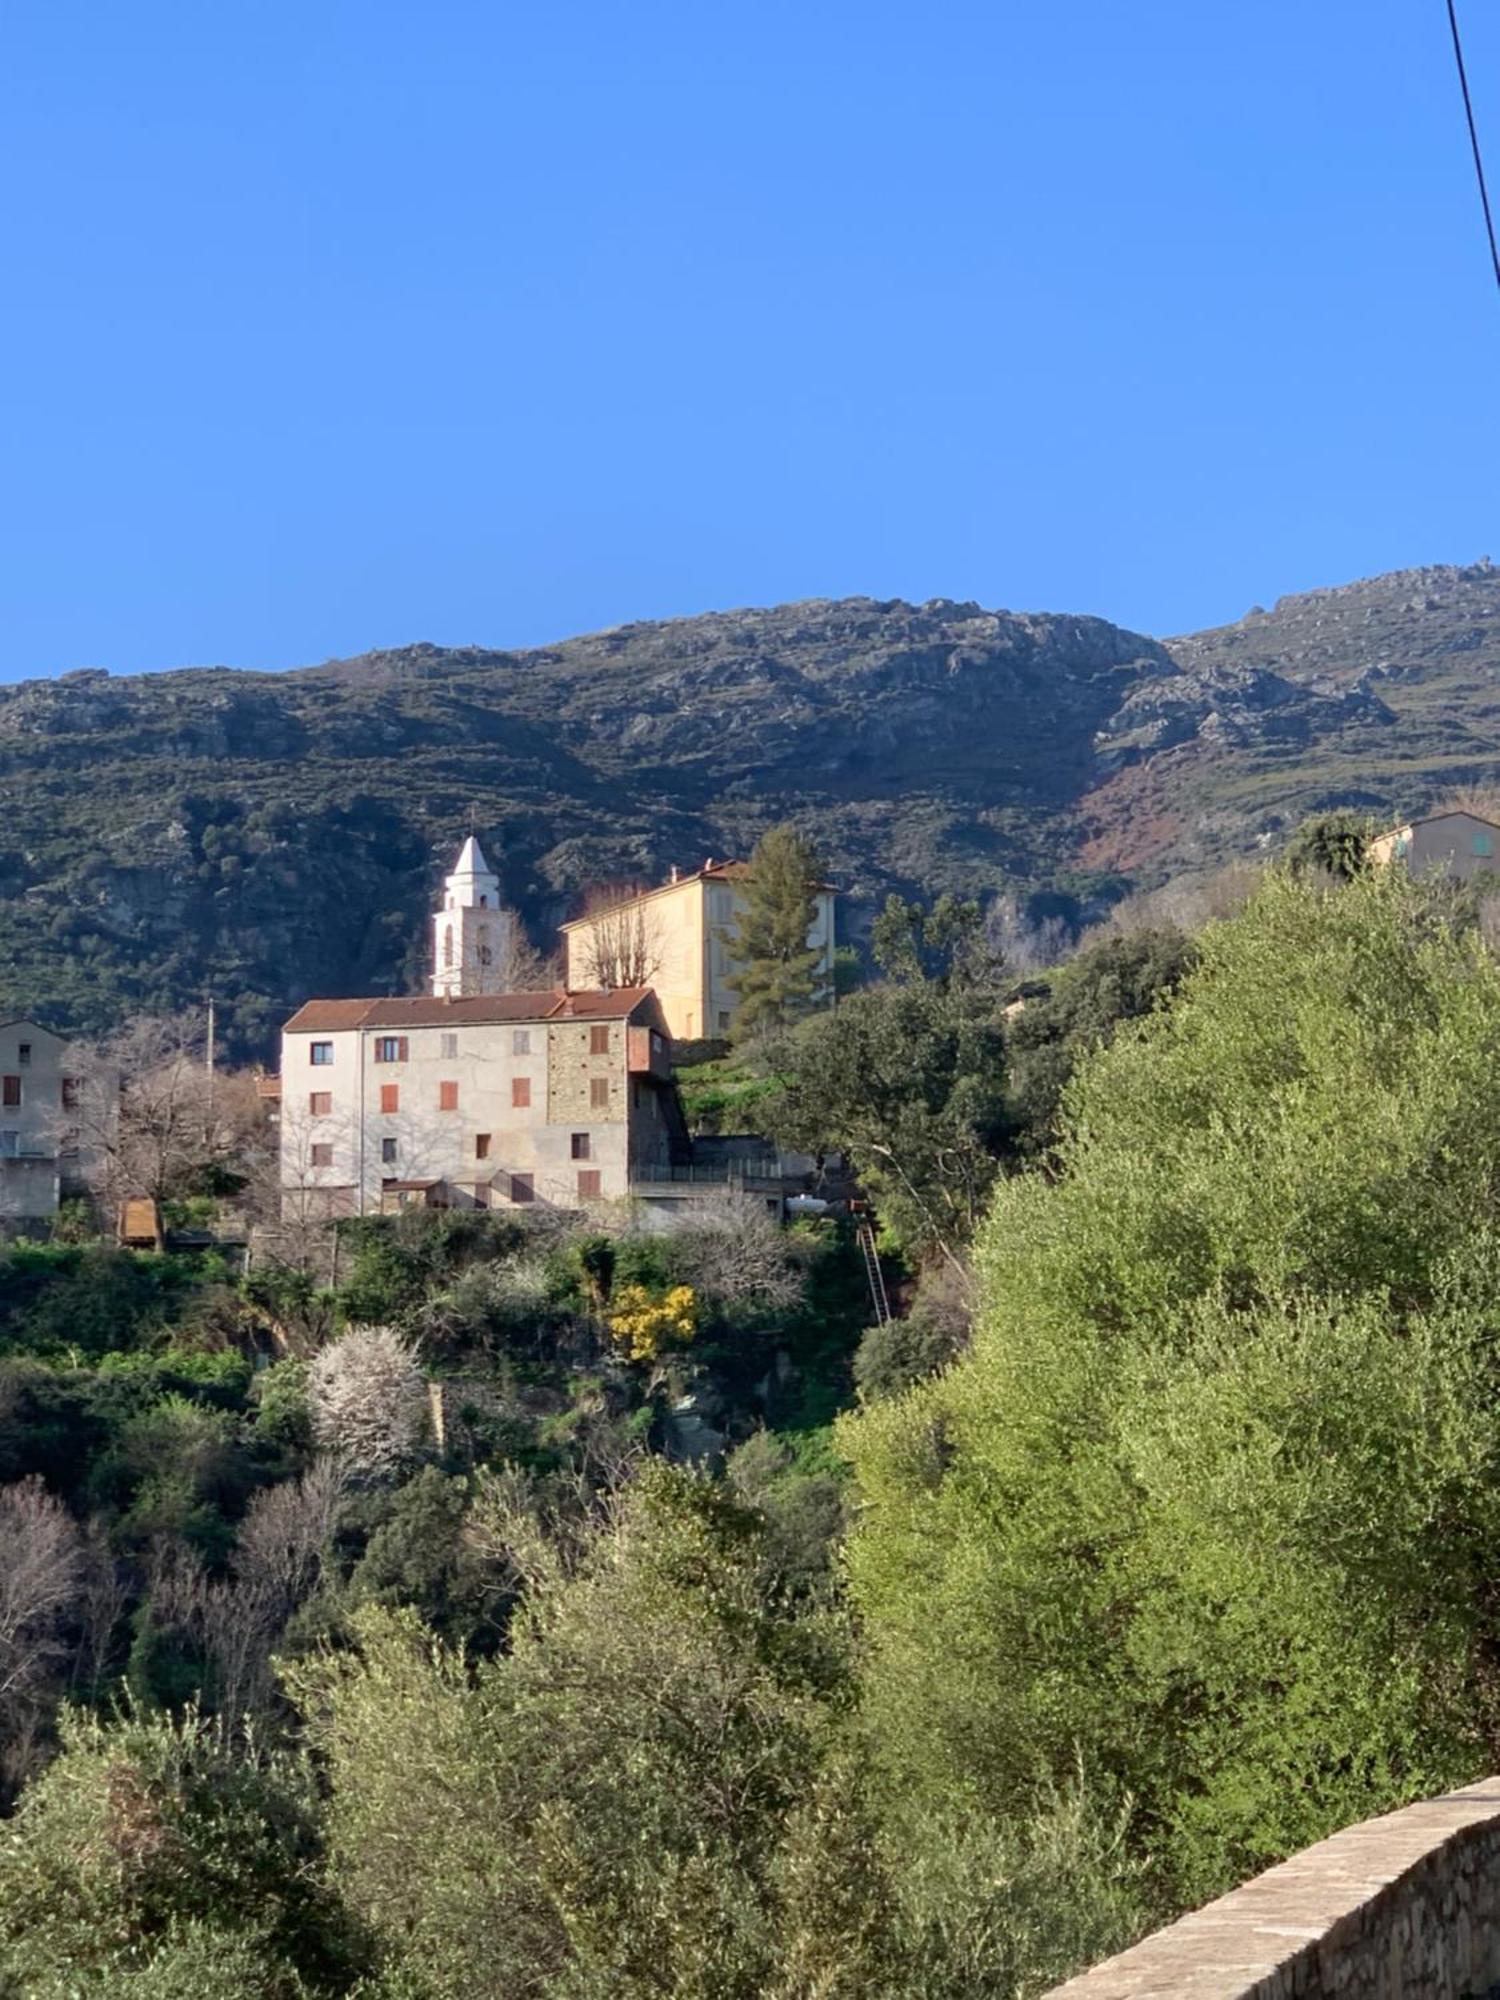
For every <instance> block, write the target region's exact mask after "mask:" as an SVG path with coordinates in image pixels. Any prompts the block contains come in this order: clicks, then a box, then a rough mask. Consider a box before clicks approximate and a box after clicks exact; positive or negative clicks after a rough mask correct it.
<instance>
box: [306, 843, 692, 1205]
mask: <svg viewBox="0 0 1500 2000" xmlns="http://www.w3.org/2000/svg"><path fill="white" fill-rule="evenodd" d="M499 887H500V885H499V879H498V877H497V876H496V875H495V873H494V871H493V870H492V869H491V868H490V867H489V864H488V863H487V862H486V860H485V858H484V855H483V853H482V852H481V850H480V847H479V843H478V842H477V841H476V840H474V839H472V838H470V839H469V840H467V841H465V843H464V846H463V851H462V852H461V854H460V855H459V858H458V862H457V865H456V866H455V868H454V870H453V872H452V874H450V875H449V876H448V877H447V880H446V881H445V883H444V886H443V893H442V896H441V898H440V901H439V907H438V909H437V911H436V912H435V914H434V917H433V940H434V946H435V951H434V968H433V974H432V985H431V992H430V993H428V994H425V995H419V996H413V997H405V998H393V999H363V1000H361V999H355V1000H337V999H336V1000H309V1001H308V1002H307V1003H306V1004H305V1005H304V1006H303V1007H301V1008H299V1009H298V1011H297V1013H296V1014H294V1015H293V1016H292V1018H291V1020H290V1021H288V1022H287V1024H286V1027H285V1028H284V1029H283V1031H282V1047H281V1186H282V1204H283V1211H284V1213H286V1214H287V1216H288V1218H289V1219H296V1220H299V1221H310V1220H314V1219H321V1218H323V1217H332V1216H340V1215H368V1214H373V1213H379V1212H380V1211H382V1210H390V1209H393V1208H400V1207H406V1206H411V1205H420V1206H429V1207H432V1206H439V1207H480V1208H494V1207H498V1208H525V1207H530V1206H532V1205H534V1204H545V1205H548V1206H551V1207H555V1208H579V1207H586V1206H587V1205H588V1204H589V1203H590V1202H593V1201H601V1200H611V1199H620V1198H623V1197H626V1196H629V1195H631V1194H632V1193H635V1192H637V1191H640V1192H643V1193H645V1192H649V1189H650V1187H651V1185H652V1184H653V1182H660V1181H661V1180H662V1179H664V1178H665V1177H666V1176H667V1175H668V1174H669V1173H670V1171H671V1169H672V1167H673V1165H674V1163H676V1162H679V1161H681V1160H682V1159H684V1158H685V1157H686V1155H687V1151H688V1139H687V1131H686V1126H685V1124H684V1122H683V1117H682V1110H681V1106H680V1104H679V1102H678V1098H677V1088H676V1084H675V1082H674V1081H673V1076H672V1049H671V1038H670V1035H669V1034H668V1032H667V1027H666V1023H665V1020H664V1019H663V1016H662V1012H661V1008H660V1006H659V1005H658V1003H657V1000H656V996H655V994H654V993H653V992H652V991H651V989H650V988H649V987H635V988H629V989H622V990H620V991H617V992H609V993H605V992H570V991H568V990H566V989H554V990H551V991H547V992H540V993H503V992H500V991H498V990H497V987H496V984H495V981H496V968H497V965H498V964H499V963H500V962H501V959H502V957H509V956H510V952H509V943H510V940H509V937H508V935H507V932H506V926H507V925H508V923H509V922H510V921H511V919H510V918H509V917H508V916H507V914H506V913H505V912H504V911H503V910H502V909H501V907H500V900H499Z"/></svg>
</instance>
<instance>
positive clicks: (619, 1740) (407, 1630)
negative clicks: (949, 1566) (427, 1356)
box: [295, 1462, 848, 2000]
mask: <svg viewBox="0 0 1500 2000" xmlns="http://www.w3.org/2000/svg"><path fill="white" fill-rule="evenodd" d="M764 1553H765V1552H764V1546H763V1540H762V1534H761V1531H760V1529H759V1527H758V1525H757V1522H756V1519H755V1517H754V1515H753V1514H751V1513H750V1512H749V1511H748V1510H746V1509H745V1508H743V1507H742V1506H740V1505H739V1504H738V1503H737V1502H735V1501H734V1500H733V1499H732V1498H731V1497H730V1496H729V1495H728V1494H727V1493H726V1492H725V1491H724V1490H723V1489H722V1488H719V1487H715V1486H714V1485H712V1484H710V1483H709V1482H707V1481H704V1480H701V1479H698V1478H696V1477H694V1476H693V1475H691V1474H689V1473H685V1472H683V1471H680V1470H675V1469H673V1468H670V1467H668V1466H665V1465H663V1464H661V1463H659V1462H656V1463H652V1464H649V1465H648V1466H647V1467H645V1468H644V1469H643V1471H642V1473H641V1476H640V1478H639V1479H638V1480H637V1482H636V1483H635V1485H634V1486H633V1487H632V1488H631V1489H630V1490H629V1492H628V1494H627V1496H626V1497H625V1498H624V1499H623V1500H622V1502H621V1503H620V1505H619V1508H618V1510H617V1512H616V1513H615V1515H614V1517H613V1519H612V1521H611V1523H610V1525H609V1527H608V1528H607V1530H606V1531H605V1532H604V1533H602V1534H601V1535H600V1536H599V1537H597V1539H596V1540H595V1541H594V1542H593V1543H592V1545H590V1546H589V1547H588V1548H587V1549H586V1551H585V1552H584V1554H583V1556H582V1560H581V1562H580V1563H579V1565H578V1567H577V1568H576V1570H575V1571H574V1573H572V1574H571V1575H570V1574H569V1573H568V1571H567V1568H566V1567H565V1565H564V1564H563V1561H562V1558H561V1557H553V1556H550V1555H549V1554H548V1553H547V1552H546V1551H545V1549H544V1550H543V1551H542V1552H541V1554H540V1555H539V1554H538V1553H537V1550H536V1547H535V1545H532V1546H530V1547H528V1546H527V1545H526V1543H525V1539H524V1538H523V1540H522V1542H521V1543H519V1544H518V1546H517V1549H516V1559H517V1563H518V1566H519V1567H522V1568H525V1569H527V1570H529V1572H530V1574H531V1579H532V1591H531V1594H530V1597H529V1599H528V1601H527V1604H526V1606H525V1608H524V1609H523V1610H522V1611H521V1612H520V1613H519V1614H518V1616H517V1620H516V1624H515V1627H514V1638H513V1645H512V1649H511V1650H510V1651H509V1652H508V1653H507V1654H506V1655H504V1656H503V1657H501V1658H499V1659H497V1660H494V1661H492V1662H488V1663H486V1664H484V1665H482V1666H481V1667H480V1668H479V1669H478V1670H477V1673H476V1672H472V1671H471V1670H470V1669H469V1668H468V1667H466V1665H465V1663H464V1661H463V1660H462V1659H461V1658H460V1657H459V1656H458V1655H456V1654H452V1653H448V1652H446V1651H444V1650H442V1649H439V1648H435V1647H434V1644H433V1642H432V1640H431V1638H430V1636H429V1635H428V1634H426V1633H425V1632H424V1631H423V1630H422V1628H421V1627H420V1626H419V1625H418V1624H417V1623H416V1621H415V1620H414V1619H412V1618H411V1616H410V1614H399V1615H394V1616H393V1615H392V1614H389V1613H366V1614H364V1615H363V1616H362V1617H361V1618H360V1619H358V1620H357V1621H356V1632H357V1635H358V1639H359V1648H360V1650H359V1654H358V1656H357V1657H350V1656H344V1657H342V1658H339V1659H332V1660H328V1661H325V1662H323V1663H321V1664H317V1665H311V1666H306V1667H304V1668H302V1669H301V1670H299V1672H298V1674H297V1675H296V1676H295V1684H296V1685H297V1686H298V1687H299V1688H300V1689H301V1691H302V1694H303V1696H304V1699H305V1700H306V1702H307V1705H308V1708H309V1711H310V1713H311V1715H312V1717H313V1718H314V1720H313V1724H312V1727H313V1737H314V1742H315V1744H316V1746H317V1748H318V1749H319V1751H320V1752H321V1754H322V1756H323V1757H324V1758H325V1759H326V1760H327V1768H328V1771H329V1774H330V1778H331V1782H332V1838H333V1841H334V1845H335V1850H336V1853H337V1856H338V1859H339V1863H340V1866H341V1869H342V1872H343V1877H344V1880H345V1881H346V1882H347V1884H348V1888H349V1893H350V1894H351V1896H352V1898H353V1900H354V1902H355V1905H356V1906H357V1907H358V1908H359V1909H360V1910H362V1911H363V1912H365V1913H366V1914H367V1915H368V1918H369V1920H370V1922H371V1923H372V1925H373V1926H374V1927H375V1928H376V1930H377V1932H379V1933H380V1935H381V1936H382V1937H383V1938H384V1939H385V1941H386V1943H387V1946H388V1949H389V1950H390V1952H391V1953H392V1954H393V1955H395V1956H396V1957H397V1958H398V1959H399V1960H401V1962H402V1963H404V1964H405V1965H406V1967H407V1969H408V1971H409V1974H410V1977H411V1978H412V1979H413V1980H414V1982H415V1990H416V1991H418V1992H419V1993H421V1994H422V1995H424V1996H431V2000H448V1996H454V2000H456V1996H458V1995H460V1994H468V1993H472V1992H475V1991H481V1990H484V1989H485V1987H486V1984H487V1982H488V1981H489V1980H490V1979H491V1977H492V1973H493V1968H494V1967H495V1966H496V1965H504V1966H506V1967H507V1968H509V1969H510V1971H509V1973H508V1976H509V1977H512V1978H513V1980H514V1984H513V1987H512V1990H514V1991H515V1992H517V1993H518V1994H519V1993H553V1992H556V1993H557V1994H559V1995H561V1994H563V1993H568V1994H586V1995H598V1996H599V2000H604V1996H606V1995H609V1996H619V2000H630V1996H636V1995H640V1996H646V1995H663V1996H666V1995H673V1996H677V1995H680V1996H684V2000H686V1997H687V1996H702V2000H709V1996H713V2000H720V1996H723V2000H733V1996H744V2000H751V1997H752V1996H758V1995H760V1994H761V1993H763V1992H764V1991H765V1980H766V1976H767V1971H768V1967H769V1966H770V1965H771V1963H772V1962H773V1961H772V1956H771V1954H772V1952H773V1940H774V1934H775V1921H774V1908H773V1904H774V1892H773V1889H772V1886H771V1871H772V1865H773V1857H774V1854H775V1851H776V1846H777V1841H778V1838H779V1834H780V1830H781V1828H782V1825H783V1823H784V1821H785V1819H786V1817H787V1815H788V1814H789V1813H790V1812H791V1811H792V1810H793V1808H794V1806H795V1804H796V1802H797V1800H798V1798H799V1796H800V1794H801V1790H802V1787H803V1786H804V1784H805V1783H806V1781H807V1777H808V1774H809V1773H810V1772H811V1771H813V1770H815V1769H816V1767H817V1765H818V1762H819V1758H820V1745H821V1743H822V1742H823V1740H824V1739H825V1738H826V1735H827V1732H828V1729H829V1726H830V1721H831V1718H832V1715H833V1713H834V1706H833V1705H834V1704H835V1703H836V1702H837V1701H838V1700H839V1699H840V1698H841V1697H842V1696H844V1695H846V1694H847V1690H848V1674H847V1664H846V1661H845V1659H844V1656H843V1652H842V1648H841V1646H840V1645H839V1644H838V1643H837V1641H836V1636H835V1633H834V1631H833V1628H832V1627H831V1626H830V1625H829V1623H828V1621H827V1620H826V1619H824V1618H817V1619H807V1620H803V1621H794V1620H792V1619H790V1618H789V1617H787V1616H786V1615H785V1614H784V1613H783V1612H782V1611H781V1610H779V1609H778V1607H777V1605H776V1603H775V1601H774V1596H773V1593H772V1591H771V1588H770V1586H769V1583H768V1579H767V1576H766V1574H765V1570H764V1566H763V1565H764ZM553 1982H555V1984H554V1983H553Z"/></svg>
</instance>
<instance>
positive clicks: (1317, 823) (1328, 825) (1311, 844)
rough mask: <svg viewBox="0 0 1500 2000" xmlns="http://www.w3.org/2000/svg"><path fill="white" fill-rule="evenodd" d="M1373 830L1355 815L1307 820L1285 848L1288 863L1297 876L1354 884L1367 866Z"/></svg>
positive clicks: (1337, 814) (1367, 821)
mask: <svg viewBox="0 0 1500 2000" xmlns="http://www.w3.org/2000/svg"><path fill="white" fill-rule="evenodd" d="M1374 835H1375V827H1374V825H1373V823H1372V821H1371V820H1370V818H1369V816H1368V815H1367V814H1365V813H1358V812H1349V811H1341V812H1331V813H1320V814H1318V815H1317V816H1316V817H1314V818H1312V819H1306V820H1304V821H1303V822H1302V824H1301V826H1299V827H1298V828H1297V831H1296V832H1295V833H1294V834H1293V835H1292V838H1291V840H1290V842H1289V843H1288V846H1287V851H1286V854H1287V861H1288V863H1289V865H1290V866H1291V868H1292V869H1293V871H1294V872H1295V873H1296V874H1299V875H1309V874H1310V875H1326V876H1327V875H1331V876H1332V877H1333V879H1334V881H1336V882H1353V881H1355V880H1356V879H1357V878H1358V877H1359V876H1361V875H1363V874H1364V872H1365V870H1366V869H1367V868H1368V867H1369V865H1370V842H1371V840H1372V839H1373V838H1374Z"/></svg>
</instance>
